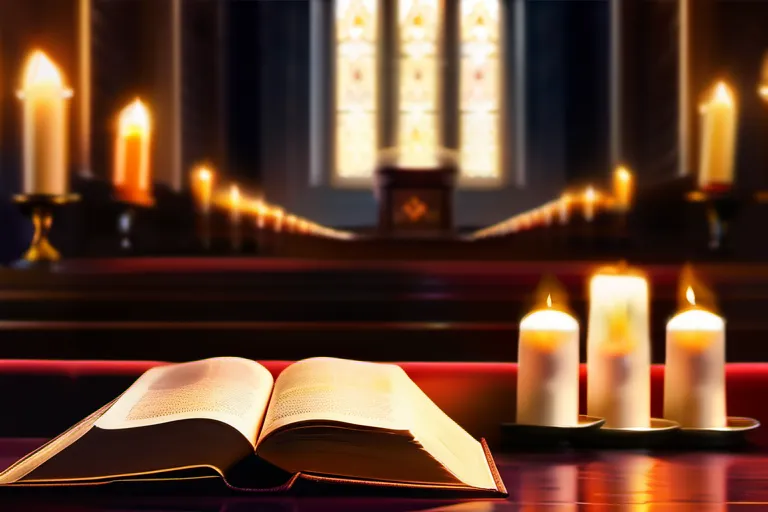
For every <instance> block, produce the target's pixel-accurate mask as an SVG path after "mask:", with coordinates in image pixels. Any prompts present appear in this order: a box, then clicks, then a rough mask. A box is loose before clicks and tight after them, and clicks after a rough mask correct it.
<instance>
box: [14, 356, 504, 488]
mask: <svg viewBox="0 0 768 512" xmlns="http://www.w3.org/2000/svg"><path fill="white" fill-rule="evenodd" d="M248 461H250V462H251V463H249V462H248ZM243 468H246V469H245V470H243ZM238 470H239V473H240V476H241V478H242V477H244V480H245V482H246V484H245V485H244V484H237V485H234V484H231V483H230V484H229V485H230V486H231V487H235V488H242V489H244V490H245V489H250V490H259V491H264V490H267V491H285V490H288V489H289V488H290V487H292V486H293V484H295V483H296V482H297V481H301V482H302V483H307V482H315V483H322V484H328V483H346V484H364V485H372V486H379V487H380V488H393V489H396V488H413V489H446V490H455V491H466V492H470V493H474V494H484V495H488V496H495V495H504V494H505V493H506V491H505V489H504V485H503V483H502V482H501V479H500V478H499V477H498V473H497V472H496V468H495V466H494V463H493V460H492V458H491V456H490V452H488V449H487V446H486V445H485V443H484V442H482V443H481V442H478V441H476V440H475V439H473V438H472V437H471V436H470V435H469V434H468V433H467V432H465V431H464V430H463V429H462V428H461V427H460V426H459V425H458V424H457V423H455V422H454V421H453V420H451V419H450V418H449V417H448V416H447V415H446V414H445V413H444V412H443V411H442V410H440V409H439V408H438V407H437V406H436V405H435V404H434V403H433V402H432V401H431V400H430V399H429V397H427V395H426V394H425V393H424V392H423V391H421V389H419V387H418V386H417V385H416V384H415V383H414V382H413V381H411V379H410V378H409V377H408V376H407V375H406V373H405V372H404V371H403V370H402V369H401V368H400V367H399V366H396V365H390V364H378V363H366V362H358V361H347V360H343V359H332V358H312V359H306V360H303V361H299V362H297V363H294V364H292V365H291V366H289V367H288V368H286V369H285V370H284V371H283V372H282V373H281V374H280V376H279V377H278V378H277V379H276V380H273V378H272V375H271V374H270V373H269V371H268V370H267V369H266V368H264V367H263V366H261V365H260V364H258V363H256V362H254V361H250V360H247V359H241V358H235V357H222V358H214V359H205V360H202V361H195V362H190V363H182V364H174V365H168V366H161V367H157V368H153V369H151V370H149V371H147V372H146V373H144V374H143V375H142V376H141V377H139V379H138V380H137V381H136V382H135V383H134V384H133V385H132V386H131V387H130V388H128V390H126V391H125V392H124V393H123V394H122V395H121V396H120V397H119V398H117V399H116V400H115V401H113V402H112V403H111V404H108V405H106V406H105V407H103V408H102V409H101V410H99V411H96V412H95V413H94V414H92V415H91V416H89V417H88V418H86V419H84V420H83V421H81V422H80V423H79V424H77V425H75V426H74V427H72V428H71V429H69V430H68V431H67V432H65V433H64V434H62V435H61V436H59V437H57V438H55V439H54V440H52V441H51V442H49V443H48V444H46V445H44V446H43V447H42V448H40V449H38V450H36V451H35V452H33V453H31V454H29V455H27V456H26V457H25V458H23V459H21V460H20V461H18V462H17V463H16V464H14V465H13V466H11V467H10V468H9V469H8V470H6V471H5V472H3V473H1V474H0V484H6V485H8V484H15V485H87V484H91V485H93V484H98V483H109V482H115V481H124V480H162V479H169V480H179V479H196V478H211V477H222V478H224V480H225V482H231V481H232V478H231V477H232V475H233V473H234V472H237V471H238Z"/></svg>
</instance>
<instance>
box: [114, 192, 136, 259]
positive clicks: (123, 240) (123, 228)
mask: <svg viewBox="0 0 768 512" xmlns="http://www.w3.org/2000/svg"><path fill="white" fill-rule="evenodd" d="M122 209H123V211H122V213H121V214H120V215H119V216H118V217H117V233H118V235H119V236H120V250H122V251H126V252H130V251H132V250H133V249H134V246H135V245H134V240H133V234H134V233H133V232H134V225H135V223H136V210H135V208H134V206H133V205H132V204H130V203H123V205H122Z"/></svg>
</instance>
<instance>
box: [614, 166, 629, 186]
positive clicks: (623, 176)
mask: <svg viewBox="0 0 768 512" xmlns="http://www.w3.org/2000/svg"><path fill="white" fill-rule="evenodd" d="M616 179H617V180H619V181H622V182H624V183H629V182H630V181H632V173H630V172H629V170H627V168H626V167H624V166H623V165H622V166H620V167H619V168H618V169H616Z"/></svg>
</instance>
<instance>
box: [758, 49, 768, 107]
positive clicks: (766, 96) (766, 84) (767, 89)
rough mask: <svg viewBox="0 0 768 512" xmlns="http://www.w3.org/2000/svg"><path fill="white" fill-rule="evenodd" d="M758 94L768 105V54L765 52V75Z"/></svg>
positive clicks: (763, 74)
mask: <svg viewBox="0 0 768 512" xmlns="http://www.w3.org/2000/svg"><path fill="white" fill-rule="evenodd" d="M757 93H758V94H759V95H760V97H761V98H763V100H764V101H765V102H766V103H768V52H765V57H764V58H763V73H762V77H761V80H760V85H759V87H758V88H757Z"/></svg>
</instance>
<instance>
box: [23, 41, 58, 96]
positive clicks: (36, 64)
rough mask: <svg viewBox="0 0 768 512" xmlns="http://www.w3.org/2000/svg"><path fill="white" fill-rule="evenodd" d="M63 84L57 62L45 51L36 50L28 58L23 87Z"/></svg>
mask: <svg viewBox="0 0 768 512" xmlns="http://www.w3.org/2000/svg"><path fill="white" fill-rule="evenodd" d="M63 85H64V83H63V79H62V78H61V73H60V72H59V69H58V68H57V67H56V64H54V63H53V61H52V60H51V59H50V58H48V56H47V55H46V54H45V53H44V52H42V51H40V50H37V51H35V52H34V53H33V54H32V56H30V58H29V60H27V66H26V68H25V70H24V82H23V85H22V89H29V88H33V87H57V88H60V87H63Z"/></svg>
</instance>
